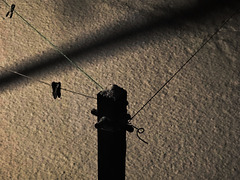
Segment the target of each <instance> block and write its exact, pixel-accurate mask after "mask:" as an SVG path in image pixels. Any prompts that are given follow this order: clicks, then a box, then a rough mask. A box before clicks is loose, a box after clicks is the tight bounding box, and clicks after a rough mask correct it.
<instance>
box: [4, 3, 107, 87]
mask: <svg viewBox="0 0 240 180" xmlns="http://www.w3.org/2000/svg"><path fill="white" fill-rule="evenodd" d="M2 1H3V2H4V3H5V4H6V5H7V6H9V7H10V5H9V4H8V3H7V2H6V1H5V0H2ZM14 12H15V13H16V14H17V15H18V16H19V17H20V18H21V19H22V20H23V21H24V22H25V23H26V24H27V25H28V26H30V27H31V28H32V29H33V30H34V31H36V32H37V33H38V34H39V35H40V36H41V37H42V38H43V39H45V40H46V41H47V42H48V43H49V44H50V45H51V46H52V47H53V48H54V49H55V50H56V51H58V52H59V53H60V54H61V55H63V56H64V57H65V58H66V59H67V60H68V61H69V62H70V63H71V64H72V65H73V66H75V67H76V68H77V69H78V70H79V71H81V72H82V73H83V74H84V75H85V76H87V77H88V78H89V79H90V80H91V81H93V82H94V83H95V84H96V85H97V86H98V87H100V88H101V89H103V87H102V86H101V85H100V84H99V83H98V82H96V81H95V80H94V79H93V78H92V77H91V76H90V75H88V74H87V73H86V72H85V71H84V70H83V69H82V68H81V67H79V66H78V65H77V64H76V63H75V62H74V61H72V60H71V59H70V58H69V57H68V56H66V55H65V54H64V53H63V52H62V51H61V50H60V49H59V48H58V47H57V46H56V45H54V44H53V43H52V42H51V41H50V40H49V39H48V38H47V37H45V36H44V35H43V34H42V33H40V32H39V31H38V30H37V29H36V28H35V27H34V26H32V25H31V24H30V23H29V22H28V21H27V20H26V19H25V18H24V17H22V16H21V15H20V14H19V13H18V12H17V11H14Z"/></svg>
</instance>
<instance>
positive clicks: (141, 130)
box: [0, 0, 240, 143]
mask: <svg viewBox="0 0 240 180" xmlns="http://www.w3.org/2000/svg"><path fill="white" fill-rule="evenodd" d="M2 1H3V2H4V3H5V4H6V5H7V6H9V7H10V5H9V4H8V3H7V2H6V1H5V0H2ZM239 10H240V8H239V9H237V10H236V11H235V12H234V13H233V14H232V15H231V16H230V17H229V18H227V19H226V20H225V21H224V22H223V23H222V25H221V26H220V27H219V28H218V29H217V30H216V31H215V32H214V33H213V34H212V35H211V36H210V37H209V38H208V39H207V40H206V41H205V42H204V43H203V44H202V45H201V46H200V47H199V48H198V49H197V50H196V51H195V53H193V54H192V55H191V57H190V58H189V59H188V60H187V61H186V62H185V63H184V64H183V65H182V66H181V67H180V68H179V69H178V70H177V71H176V72H175V73H174V74H173V75H172V76H171V77H170V78H169V79H168V80H167V81H166V82H165V83H164V84H163V85H162V86H161V87H160V88H159V90H158V91H157V92H155V94H154V95H153V96H152V97H151V98H150V99H149V100H148V101H147V102H146V103H145V104H144V105H143V106H142V107H141V108H140V109H139V110H138V111H137V112H136V113H135V114H134V115H133V116H132V117H131V119H130V120H129V122H131V121H132V120H133V119H134V118H135V117H136V115H137V114H138V113H139V112H140V111H142V110H143V109H144V108H145V106H146V105H147V104H149V103H150V102H151V101H152V99H153V98H154V97H155V96H156V95H157V94H158V93H159V92H160V91H161V90H162V89H163V88H164V87H165V86H166V85H167V84H168V83H170V81H171V80H172V79H173V78H174V77H175V76H176V75H177V74H178V73H179V72H180V71H181V70H182V69H183V68H184V67H185V66H186V65H187V64H189V63H190V61H191V60H192V59H193V58H194V57H195V56H196V54H197V53H198V52H199V51H200V50H201V49H202V48H203V47H204V46H205V45H206V44H207V43H208V42H209V41H210V40H212V39H213V37H214V36H215V35H216V34H217V33H218V32H219V31H220V30H221V29H222V28H223V26H224V25H225V24H227V23H228V21H229V20H230V19H232V18H233V16H235V15H236V14H237V13H238V11H239ZM15 13H16V14H17V15H18V16H19V17H20V18H21V19H22V20H23V21H24V22H25V23H26V24H27V25H29V26H30V27H31V28H32V29H33V30H35V31H36V32H37V33H38V34H39V35H40V36H41V37H42V38H44V39H45V40H46V41H47V42H48V43H49V44H50V45H51V46H52V47H53V48H54V49H55V50H56V51H58V52H59V53H60V54H61V55H63V56H64V57H65V58H66V59H67V60H68V61H69V62H70V63H71V64H72V65H74V66H76V68H77V69H78V70H80V71H81V72H82V73H83V74H84V75H86V76H87V77H88V78H89V79H90V80H91V81H93V82H94V83H95V84H96V85H97V86H98V87H100V88H101V89H103V87H102V86H101V85H100V84H99V83H97V82H96V81H95V80H94V79H93V78H92V77H91V76H89V75H88V74H87V73H86V72H85V71H84V70H83V69H82V68H80V67H79V66H78V65H77V64H76V63H75V62H74V61H72V60H71V59H69V58H68V57H67V56H66V55H65V54H64V53H63V52H62V51H61V50H60V49H59V48H58V47H57V46H56V45H54V44H53V43H52V42H51V41H50V40H48V38H46V37H45V36H44V35H43V34H41V33H40V32H39V31H38V30H37V29H36V28H35V27H34V26H32V25H31V24H30V23H29V22H28V21H27V20H25V19H24V18H23V17H22V16H21V15H20V14H19V13H18V12H16V11H15ZM0 67H2V66H0ZM2 68H4V67H2ZM8 71H10V72H12V73H15V74H18V75H21V76H23V77H26V78H29V79H33V78H30V77H29V76H26V75H23V74H21V73H18V72H16V71H12V70H8ZM37 81H39V82H41V83H44V84H46V85H50V84H48V83H46V82H43V81H40V80H37ZM50 86H51V85H50ZM61 89H63V88H61ZM63 90H65V91H69V92H72V93H76V94H80V95H83V94H81V93H77V92H74V91H71V90H67V89H63ZM83 96H85V97H89V98H94V97H90V96H87V95H83ZM94 99H96V98H94ZM133 128H135V129H137V137H138V138H139V139H140V140H142V141H143V142H144V143H147V142H146V141H144V140H143V139H141V138H140V137H139V134H142V133H143V132H144V131H145V130H144V128H137V127H135V126H133Z"/></svg>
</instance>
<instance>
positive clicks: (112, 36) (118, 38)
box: [0, 0, 240, 89]
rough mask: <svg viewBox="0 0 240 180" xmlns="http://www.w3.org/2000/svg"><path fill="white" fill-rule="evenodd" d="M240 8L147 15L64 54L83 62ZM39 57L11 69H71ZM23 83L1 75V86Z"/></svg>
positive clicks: (218, 1)
mask: <svg viewBox="0 0 240 180" xmlns="http://www.w3.org/2000/svg"><path fill="white" fill-rule="evenodd" d="M239 6H240V3H239V2H238V1H237V0H201V1H200V0H199V3H196V4H195V5H194V6H192V7H187V8H181V9H174V10H172V11H171V12H170V13H168V14H166V15H163V16H160V17H159V16H153V17H151V16H148V17H146V19H147V20H148V22H147V23H146V22H144V23H137V24H132V23H130V24H131V25H130V26H128V27H123V28H120V30H118V31H114V32H112V33H109V32H106V33H105V32H104V33H101V36H99V37H97V39H95V40H89V41H88V42H89V43H88V44H87V45H85V46H84V47H79V45H78V42H76V43H75V44H74V45H73V47H72V48H71V49H70V50H67V51H66V50H65V51H63V52H64V53H65V54H66V55H67V56H68V57H69V58H70V59H72V58H76V57H78V60H77V62H80V61H83V60H84V57H85V56H87V55H90V54H93V53H94V52H95V51H96V50H99V49H100V50H102V51H103V50H105V51H107V50H114V49H113V48H114V45H116V44H119V43H121V42H124V40H126V39H131V40H133V41H134V38H135V37H137V36H138V35H143V34H145V33H148V32H151V31H152V30H154V29H158V28H164V27H168V28H175V29H176V28H179V27H181V25H184V24H185V23H187V22H192V21H195V22H199V20H200V19H201V20H206V21H208V20H210V19H211V18H210V17H211V15H213V14H214V13H219V12H220V11H221V13H224V12H225V11H226V12H225V13H226V16H227V14H229V9H230V10H231V9H232V10H231V12H233V11H234V10H236V9H237V8H239ZM157 10H160V9H157ZM79 44H80V43H79ZM63 48H64V47H63ZM65 49H66V48H65ZM79 57H80V58H79ZM36 58H37V57H35V58H31V59H29V60H28V62H31V63H30V64H25V65H23V66H22V67H17V68H15V69H12V70H14V71H17V72H19V73H21V74H25V75H28V76H36V75H38V77H39V75H41V74H43V73H47V72H49V71H50V70H51V71H52V69H54V67H55V66H57V65H61V66H70V63H69V62H68V61H66V60H65V58H64V57H63V56H61V55H55V56H50V55H48V54H46V55H45V56H41V57H40V58H38V59H39V60H38V61H35V59H36ZM23 80H24V79H23V77H21V76H18V75H15V74H10V73H3V74H2V75H1V76H0V87H5V88H10V87H11V88H12V87H13V86H12V85H16V83H20V82H22V81H23ZM1 89H2V88H1Z"/></svg>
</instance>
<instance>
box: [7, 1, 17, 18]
mask: <svg viewBox="0 0 240 180" xmlns="http://www.w3.org/2000/svg"><path fill="white" fill-rule="evenodd" d="M14 8H15V4H12V5H11V9H10V11H8V12H7V14H6V17H8V15H9V14H10V13H11V14H10V18H12V16H13V11H14Z"/></svg>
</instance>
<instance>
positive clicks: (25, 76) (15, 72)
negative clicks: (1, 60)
mask: <svg viewBox="0 0 240 180" xmlns="http://www.w3.org/2000/svg"><path fill="white" fill-rule="evenodd" d="M0 68H2V69H4V70H5V71H8V72H11V73H14V74H17V75H19V76H22V77H24V78H27V79H30V80H33V81H38V82H40V83H42V84H45V85H48V86H50V87H52V85H51V84H49V83H47V82H44V81H42V80H38V79H35V78H32V77H30V76H27V75H25V74H22V73H19V72H17V71H13V70H10V69H7V68H5V67H3V66H1V65H0ZM60 89H62V90H63V91H68V92H71V93H73V94H78V95H81V96H84V97H86V98H91V99H97V98H95V97H92V96H88V95H85V94H82V93H79V92H75V91H72V90H69V89H65V88H60Z"/></svg>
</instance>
